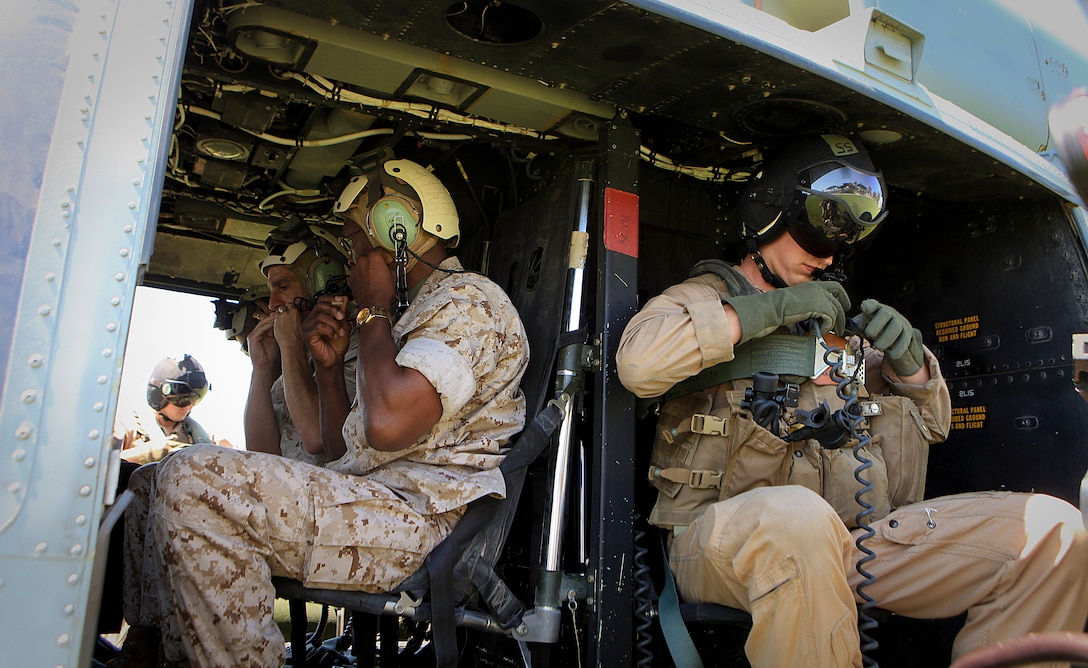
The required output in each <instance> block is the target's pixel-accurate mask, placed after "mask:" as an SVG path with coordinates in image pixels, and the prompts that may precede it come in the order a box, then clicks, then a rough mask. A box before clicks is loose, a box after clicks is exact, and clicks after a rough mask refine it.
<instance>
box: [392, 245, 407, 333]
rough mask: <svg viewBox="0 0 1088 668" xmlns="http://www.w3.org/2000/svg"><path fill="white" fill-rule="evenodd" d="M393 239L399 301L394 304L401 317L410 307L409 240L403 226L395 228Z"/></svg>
mask: <svg viewBox="0 0 1088 668" xmlns="http://www.w3.org/2000/svg"><path fill="white" fill-rule="evenodd" d="M392 236H393V241H394V242H395V243H396V245H397V252H396V255H394V260H395V263H396V265H397V303H396V306H394V311H395V315H396V317H397V318H399V317H400V316H401V315H403V314H404V312H405V311H406V310H407V309H408V242H407V240H406V232H405V230H404V228H403V227H401V226H397V227H396V228H395V229H394V230H393V235H392Z"/></svg>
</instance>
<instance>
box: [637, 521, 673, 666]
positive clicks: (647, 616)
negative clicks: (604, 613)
mask: <svg viewBox="0 0 1088 668" xmlns="http://www.w3.org/2000/svg"><path fill="white" fill-rule="evenodd" d="M638 519H639V518H638V516H637V515H636V516H635V524H636V528H635V530H634V546H635V554H634V579H635V591H634V598H635V638H636V640H635V655H636V657H637V659H636V664H635V665H637V666H642V667H644V668H649V667H650V666H653V665H654V653H653V650H651V649H650V643H651V641H652V640H653V634H652V629H653V595H652V592H653V582H652V581H651V580H650V567H649V566H647V565H646V554H647V552H648V550H647V549H646V548H645V547H643V546H642V545H641V544H640V541H642V539H644V538H645V537H646V534H645V532H643V531H642V530H641V529H638V528H637V523H638ZM668 567H669V565H668V564H667V563H666V564H665V568H668Z"/></svg>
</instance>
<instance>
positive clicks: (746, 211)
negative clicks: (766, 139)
mask: <svg viewBox="0 0 1088 668" xmlns="http://www.w3.org/2000/svg"><path fill="white" fill-rule="evenodd" d="M885 198H886V187H885V185H884V177H883V175H882V174H881V173H880V172H879V171H877V170H876V168H875V167H874V166H873V163H872V161H871V160H870V158H869V154H868V153H867V152H866V150H865V148H864V147H863V146H862V144H861V143H860V142H859V141H857V140H855V139H852V138H850V137H845V136H843V135H830V134H824V135H812V136H806V137H802V138H800V139H798V140H795V141H791V142H788V143H786V144H784V145H782V146H779V147H777V148H775V149H774V150H773V151H768V152H767V154H766V158H765V160H764V161H763V164H762V165H761V166H760V170H759V171H758V172H757V174H756V175H755V176H754V177H753V178H752V180H751V181H749V182H748V185H747V187H746V189H745V191H744V193H743V195H742V196H741V199H740V202H739V204H738V207H737V222H738V224H739V227H740V235H741V238H742V239H743V240H744V241H745V244H746V247H747V251H748V252H749V253H755V252H756V251H757V250H758V249H759V247H760V246H762V245H764V244H766V243H768V242H770V241H772V240H774V239H776V238H778V237H779V236H780V235H781V234H782V233H783V232H788V233H789V234H790V236H791V237H793V239H794V241H796V242H797V244H798V245H799V246H801V248H803V249H805V251H807V252H808V253H811V254H812V255H814V256H816V257H830V256H836V257H838V256H841V255H844V254H847V253H848V252H849V251H850V250H851V249H853V248H855V247H856V246H855V244H857V242H859V241H861V240H862V239H865V238H866V237H868V236H869V235H871V234H872V233H873V231H875V230H876V228H877V226H878V225H879V224H880V223H881V222H882V221H883V220H884V218H885V217H887V214H888V212H887V210H886V209H885Z"/></svg>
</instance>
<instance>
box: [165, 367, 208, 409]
mask: <svg viewBox="0 0 1088 668" xmlns="http://www.w3.org/2000/svg"><path fill="white" fill-rule="evenodd" d="M188 375H189V379H190V381H191V382H192V383H193V384H194V385H195V387H194V386H193V385H190V384H189V383H187V382H185V381H183V380H177V379H172V380H168V381H166V382H164V383H163V384H162V387H161V388H160V390H159V391H160V392H162V398H163V401H165V402H166V403H169V404H174V405H175V406H177V407H179V408H185V407H186V406H195V405H197V404H198V403H200V400H201V399H203V398H204V395H206V394H207V393H208V381H207V379H206V378H205V377H204V373H203V372H201V371H190V372H189V374H188Z"/></svg>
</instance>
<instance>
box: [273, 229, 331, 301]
mask: <svg viewBox="0 0 1088 668" xmlns="http://www.w3.org/2000/svg"><path fill="white" fill-rule="evenodd" d="M264 247H265V250H267V251H268V255H267V256H265V258H264V259H263V260H261V264H260V267H261V273H263V274H264V275H265V276H266V277H267V276H268V269H269V267H274V266H277V265H283V266H287V267H289V268H290V269H291V271H292V272H293V273H294V274H295V276H296V277H297V278H298V281H299V285H301V286H302V291H303V297H304V298H305V299H306V300H307V301H308V302H313V300H315V299H317V298H318V297H320V296H321V295H326V294H332V295H346V294H349V290H348V284H347V274H348V270H347V266H348V258H347V256H345V255H344V251H343V249H342V248H341V247H340V244H339V242H338V241H337V239H336V236H335V235H333V234H331V233H330V232H327V231H325V230H323V229H322V228H320V227H318V226H316V225H307V224H305V223H304V222H302V221H301V220H299V219H297V218H296V219H293V220H289V221H287V222H284V223H282V224H281V225H280V226H279V227H277V228H276V229H274V230H273V231H272V233H271V234H269V235H268V238H267V239H265V241H264Z"/></svg>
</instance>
